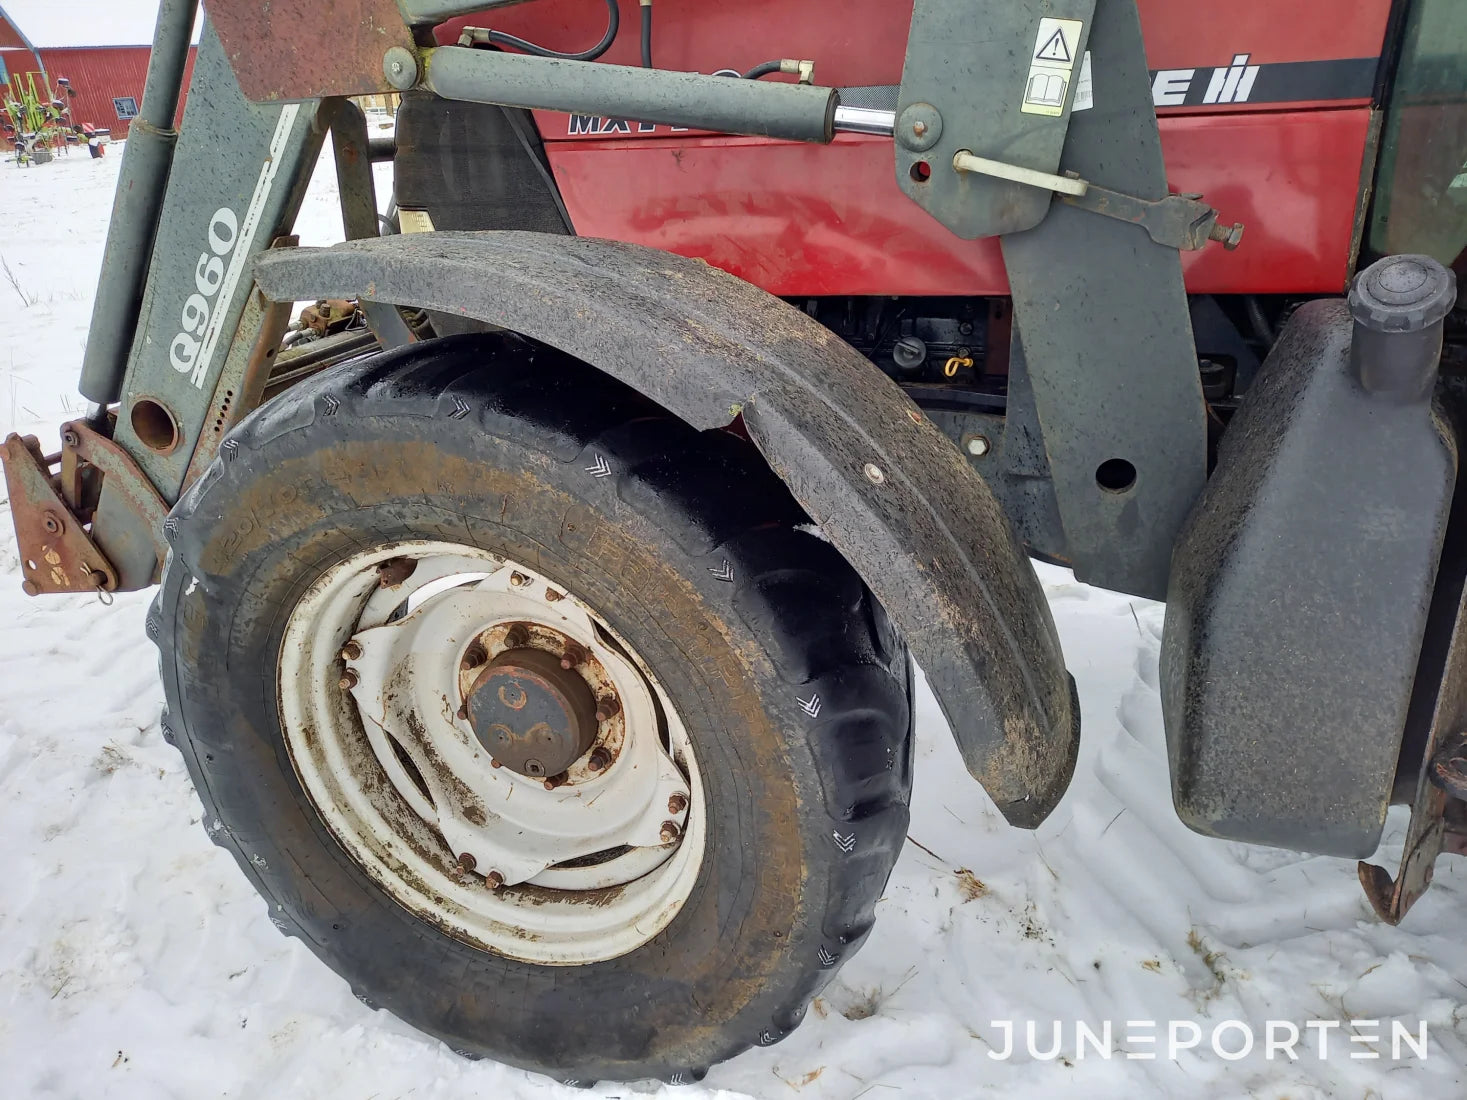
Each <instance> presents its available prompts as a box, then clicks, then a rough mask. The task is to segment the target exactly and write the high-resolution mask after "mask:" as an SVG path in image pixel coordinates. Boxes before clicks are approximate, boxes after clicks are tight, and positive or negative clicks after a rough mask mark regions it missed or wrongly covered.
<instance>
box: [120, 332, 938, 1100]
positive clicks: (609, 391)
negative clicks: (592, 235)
mask: <svg viewBox="0 0 1467 1100" xmlns="http://www.w3.org/2000/svg"><path fill="white" fill-rule="evenodd" d="M167 527H168V535H169V538H170V542H171V545H172V553H171V555H170V559H169V562H168V566H167V568H166V570H165V574H164V579H163V588H162V591H161V593H160V595H159V598H158V600H157V601H156V603H155V605H154V608H153V611H152V614H151V615H150V618H149V630H150V633H152V634H153V636H154V637H155V639H156V640H157V641H158V644H159V647H160V650H161V656H162V659H161V666H162V672H163V680H164V685H165V690H166V695H167V704H168V710H167V713H166V715H165V718H164V730H165V734H166V735H167V736H169V737H170V738H172V739H173V740H174V741H175V743H176V744H177V745H178V747H179V748H180V750H181V751H182V752H183V755H184V758H185V760H186V761H187V763H188V766H189V770H190V773H191V775H192V777H193V780H194V782H195V784H196V786H197V788H198V791H199V794H200V797H201V798H202V800H203V802H204V806H205V811H206V814H205V823H206V826H207V828H208V830H209V831H210V833H211V834H212V835H213V837H214V838H215V840H216V841H218V842H219V843H221V844H223V845H224V846H225V847H226V848H227V849H229V850H230V851H231V852H233V853H234V855H235V856H236V858H237V859H238V861H239V863H240V865H241V867H242V868H243V869H244V870H245V872H246V873H247V874H248V875H249V877H250V878H251V879H252V880H253V882H254V884H255V886H256V887H257V888H258V889H259V890H260V892H261V893H262V894H263V895H264V896H265V898H266V900H267V902H268V903H269V907H270V915H271V918H272V920H274V921H275V922H276V924H277V925H279V926H280V927H281V928H282V929H283V930H285V931H286V932H287V933H290V934H293V935H297V936H299V937H300V938H301V939H302V940H303V941H304V942H305V943H306V944H307V945H308V946H309V947H310V948H311V949H312V950H313V951H314V952H315V953H316V954H317V955H318V956H319V957H320V958H321V959H322V960H323V961H325V962H326V963H327V964H328V965H329V966H330V967H331V968H332V969H334V970H335V971H336V972H337V973H339V974H341V975H342V976H343V977H344V978H346V980H347V981H348V982H350V984H351V986H352V988H353V990H354V991H356V993H357V994H358V996H359V997H361V998H362V999H363V1000H365V1001H367V1002H368V1003H369V1004H374V1005H380V1006H381V1007H383V1008H386V1009H388V1010H390V1011H391V1012H393V1013H395V1014H396V1015H398V1016H399V1017H401V1018H402V1019H404V1020H406V1021H408V1022H409V1023H411V1024H413V1025H415V1026H417V1027H419V1028H421V1029H423V1030H424V1031H427V1032H429V1033H430V1034H433V1035H435V1036H437V1037H439V1038H441V1039H442V1040H443V1041H444V1042H445V1043H447V1044H448V1045H449V1046H451V1047H452V1048H453V1049H455V1050H458V1051H460V1052H462V1053H466V1054H471V1055H485V1056H489V1057H492V1058H495V1059H498V1060H500V1061H504V1062H508V1063H512V1064H514V1065H518V1066H522V1067H525V1068H528V1069H533V1070H538V1071H541V1072H544V1073H549V1074H552V1075H554V1076H556V1077H558V1078H560V1079H561V1080H567V1081H575V1082H580V1083H587V1082H590V1081H593V1080H597V1079H602V1078H616V1079H638V1078H649V1077H651V1078H661V1079H664V1080H671V1081H690V1080H694V1079H696V1078H697V1077H699V1076H701V1074H702V1072H703V1071H704V1070H705V1069H706V1068H707V1067H708V1066H709V1065H711V1064H713V1063H714V1062H717V1061H719V1060H721V1059H724V1058H727V1057H729V1056H731V1055H733V1054H735V1053H737V1052H738V1051H739V1050H742V1049H744V1048H745V1047H747V1046H749V1045H751V1044H768V1043H772V1042H775V1041H777V1040H778V1039H780V1038H781V1037H783V1036H784V1035H785V1034H787V1033H788V1032H789V1031H790V1030H791V1029H793V1028H794V1027H795V1026H796V1025H797V1024H798V1022H799V1020H800V1018H801V1017H802V1015H803V1014H804V1012H805V1009H806V1007H807V1005H808V1004H809V1002H810V1000H811V998H812V997H813V996H814V995H815V993H816V992H818V991H819V990H820V988H821V987H822V986H823V985H824V984H825V983H826V982H827V981H828V980H829V978H830V977H831V975H832V973H833V972H834V970H835V969H836V968H837V967H838V966H839V965H840V964H841V962H842V961H843V960H844V959H846V958H847V957H849V956H850V954H851V953H852V952H853V951H854V950H855V949H856V947H857V946H858V945H859V944H860V942H861V941H862V939H863V938H864V936H865V935H866V933H867V931H868V929H869V928H870V926H871V922H872V919H873V907H874V905H875V903H876V900H877V898H878V897H879V895H880V893H881V890H882V888H883V886H884V884H885V882H886V879H887V876H888V874H889V873H890V871H891V867H892V864H893V863H894V862H895V859H896V856H897V852H898V851H899V849H900V846H901V843H902V840H903V838H904V836H905V831H906V821H907V799H908V794H909V791H910V771H911V766H910V752H911V722H910V703H909V688H910V677H909V669H908V659H907V654H906V650H905V647H904V646H903V645H902V643H901V641H900V639H898V638H897V637H896V636H895V635H894V634H893V632H892V630H891V628H890V627H889V626H888V624H887V622H886V619H885V616H884V615H883V613H882V611H881V609H880V607H879V606H878V605H877V603H876V601H875V600H874V599H873V597H872V596H871V593H870V592H869V591H868V590H867V589H866V587H865V585H864V584H862V582H861V581H860V579H859V578H858V577H857V576H856V574H855V573H854V572H853V571H852V570H851V568H850V567H849V566H848V565H847V564H846V563H845V562H844V560H843V559H842V558H841V557H840V555H839V554H838V553H837V552H836V551H835V550H834V549H833V548H832V547H831V546H830V545H829V544H828V543H826V542H825V541H823V540H822V539H821V538H820V537H819V536H818V535H817V534H815V533H813V532H812V531H811V530H810V529H809V528H808V520H807V518H806V517H805V515H804V514H803V512H802V511H801V510H800V508H799V507H798V505H797V504H796V503H795V501H794V500H793V498H792V497H791V496H790V495H789V493H788V492H787V490H786V489H785V488H784V486H783V485H782V484H781V483H780V482H779V480H778V479H777V478H776V477H775V476H774V475H773V474H772V473H771V472H770V471H769V470H768V469H767V467H766V466H765V465H764V463H763V461H762V460H761V459H760V457H759V455H758V453H757V452H756V451H755V450H754V448H753V447H752V446H751V445H750V444H749V443H748V442H747V441H746V440H744V439H742V438H740V437H739V436H737V435H734V434H732V433H729V432H724V431H708V432H698V431H695V430H694V429H692V428H691V427H689V426H688V425H686V424H685V423H683V422H681V421H679V420H676V419H674V418H672V417H669V416H668V415H667V414H666V413H664V412H663V411H662V410H660V409H659V408H657V407H656V406H655V405H652V404H651V403H649V402H648V401H647V400H645V399H644V398H642V397H641V396H639V395H637V394H636V393H634V392H632V391H631V390H629V389H627V388H626V387H624V386H622V385H621V384H619V383H617V382H615V381H613V380H611V379H608V378H607V377H605V376H604V375H601V374H599V373H598V372H596V371H594V370H592V369H591V368H589V367H587V366H585V365H584V364H582V363H579V362H578V361H575V360H572V359H569V358H567V357H565V356H563V355H560V354H558V353H556V352H554V351H552V350H550V349H547V348H543V347H539V346H534V345H530V344H527V343H526V342H524V341H521V340H519V339H518V338H516V337H513V336H511V335H507V334H494V335H472V336H466V337H455V338H451V339H447V340H441V341H435V342H432V343H428V344H420V345H416V346H413V347H410V348H407V349H403V350H401V351H397V352H392V353H388V354H385V355H381V356H378V357H376V358H374V359H372V360H370V361H368V362H366V363H365V364H348V365H345V366H342V367H340V368H337V369H335V370H333V371H330V372H327V373H326V374H324V375H322V376H321V377H319V378H317V379H313V380H311V381H310V382H307V383H304V384H302V385H300V386H298V387H296V388H294V389H292V390H290V391H288V392H287V393H286V394H284V395H283V396H282V397H280V398H278V399H277V400H276V401H274V402H272V403H271V404H269V405H267V406H266V407H264V408H263V409H261V410H259V411H258V412H257V413H255V414H254V415H253V416H251V417H250V418H249V419H248V420H246V421H245V422H244V423H243V424H242V425H241V426H240V427H239V428H238V429H237V430H235V431H234V432H232V433H231V434H230V436H229V437H228V438H227V439H226V440H225V441H224V443H223V444H222V445H221V448H220V452H219V458H218V460H217V461H216V462H215V464H214V465H213V466H212V467H211V469H210V470H209V471H208V472H207V473H206V474H205V475H204V476H203V477H202V478H200V480H199V482H198V483H197V484H196V485H195V486H194V487H193V488H192V489H191V490H190V491H189V492H188V493H187V494H186V495H185V497H184V499H183V500H182V501H180V503H179V505H178V507H177V508H176V509H175V510H174V513H173V515H172V516H171V517H170V519H169V521H168V524H167Z"/></svg>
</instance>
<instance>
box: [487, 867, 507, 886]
mask: <svg viewBox="0 0 1467 1100" xmlns="http://www.w3.org/2000/svg"><path fill="white" fill-rule="evenodd" d="M484 885H486V886H488V887H489V889H491V890H498V889H499V888H500V887H501V886H503V885H504V876H503V875H501V874H500V873H499V872H498V871H490V872H489V873H488V874H487V875H485V876H484Z"/></svg>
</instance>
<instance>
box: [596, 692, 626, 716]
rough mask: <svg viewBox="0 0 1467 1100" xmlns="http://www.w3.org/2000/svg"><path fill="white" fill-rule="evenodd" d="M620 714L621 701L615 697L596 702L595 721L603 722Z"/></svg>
mask: <svg viewBox="0 0 1467 1100" xmlns="http://www.w3.org/2000/svg"><path fill="white" fill-rule="evenodd" d="M620 713H621V700H620V699H618V698H617V697H616V696H615V695H608V696H606V697H605V698H604V699H597V700H596V721H598V722H604V721H606V720H607V719H608V718H612V717H615V716H616V715H617V714H620Z"/></svg>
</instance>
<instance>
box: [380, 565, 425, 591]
mask: <svg viewBox="0 0 1467 1100" xmlns="http://www.w3.org/2000/svg"><path fill="white" fill-rule="evenodd" d="M417 567H418V563H417V560H416V559H414V558H389V559H388V560H387V561H384V562H383V563H382V564H381V565H379V566H377V574H378V577H377V584H378V585H379V586H380V587H382V588H396V587H397V586H398V585H400V584H401V583H402V582H403V581H405V580H407V579H408V578H409V577H411V576H412V575H413V570H415V569H417Z"/></svg>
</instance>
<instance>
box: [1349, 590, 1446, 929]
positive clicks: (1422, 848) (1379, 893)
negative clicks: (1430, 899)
mask: <svg viewBox="0 0 1467 1100" xmlns="http://www.w3.org/2000/svg"><path fill="white" fill-rule="evenodd" d="M1464 737H1467V588H1464V590H1463V593H1462V598H1461V599H1460V600H1459V601H1458V604H1457V620H1456V624H1455V625H1454V626H1453V628H1452V642H1451V647H1450V649H1448V651H1447V659H1446V664H1445V665H1444V667H1443V669H1442V676H1441V682H1440V686H1439V687H1438V688H1437V697H1436V706H1435V708H1434V709H1433V711H1432V715H1431V728H1430V730H1429V731H1428V734H1427V739H1426V749H1425V752H1424V753H1423V754H1422V758H1421V760H1422V767H1421V774H1420V776H1419V777H1418V778H1417V781H1416V798H1415V800H1414V801H1413V802H1412V804H1411V822H1410V824H1409V825H1408V826H1407V827H1406V844H1405V848H1404V851H1403V852H1402V855H1401V866H1400V868H1399V869H1398V870H1397V871H1396V876H1395V878H1394V879H1393V878H1392V877H1391V874H1390V872H1389V871H1387V870H1386V869H1385V868H1384V867H1378V866H1376V865H1375V864H1371V863H1366V862H1365V861H1363V860H1362V861H1361V862H1360V865H1359V873H1360V885H1361V886H1363V887H1364V888H1365V896H1366V897H1367V898H1369V899H1370V906H1371V908H1372V909H1374V910H1375V913H1376V915H1377V916H1378V917H1380V919H1381V920H1383V921H1385V922H1386V923H1387V924H1400V923H1401V918H1402V917H1404V916H1405V915H1406V912H1407V910H1409V909H1410V908H1411V906H1412V905H1414V904H1415V903H1416V900H1417V899H1418V898H1420V897H1421V895H1422V894H1424V893H1426V888H1427V887H1428V886H1430V885H1431V877H1432V871H1433V868H1434V866H1435V864H1436V857H1437V856H1438V855H1440V854H1441V853H1442V852H1443V851H1449V852H1458V853H1460V852H1461V851H1462V849H1463V848H1467V823H1464V821H1463V819H1462V803H1461V802H1459V801H1457V800H1455V799H1452V798H1450V797H1449V796H1448V794H1447V792H1446V791H1445V790H1443V789H1442V787H1440V786H1438V783H1437V779H1436V774H1435V773H1436V766H1437V765H1438V764H1444V765H1446V768H1447V770H1448V771H1449V772H1450V771H1451V770H1452V768H1451V762H1452V761H1453V760H1454V759H1455V756H1456V755H1457V754H1458V752H1459V751H1461V752H1467V741H1464Z"/></svg>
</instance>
